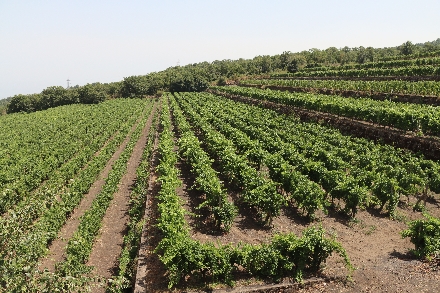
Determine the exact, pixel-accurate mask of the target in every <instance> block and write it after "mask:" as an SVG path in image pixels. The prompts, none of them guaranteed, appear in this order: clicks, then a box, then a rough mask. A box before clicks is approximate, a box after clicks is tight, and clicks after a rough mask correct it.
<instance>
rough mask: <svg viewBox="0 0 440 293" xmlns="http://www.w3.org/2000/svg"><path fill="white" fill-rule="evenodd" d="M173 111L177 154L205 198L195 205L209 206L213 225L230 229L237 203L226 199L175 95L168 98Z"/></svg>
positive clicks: (226, 229)
mask: <svg viewBox="0 0 440 293" xmlns="http://www.w3.org/2000/svg"><path fill="white" fill-rule="evenodd" d="M171 102H172V107H173V114H174V117H175V120H176V125H177V128H178V130H179V132H180V138H179V141H178V146H179V151H180V154H181V155H182V156H183V157H184V158H185V159H186V160H187V161H188V162H189V163H190V164H191V172H192V173H193V174H194V176H195V177H196V179H195V183H194V188H196V189H197V190H199V191H201V192H203V193H204V194H205V195H206V200H205V201H204V202H203V203H201V204H200V205H199V206H198V207H197V208H203V207H207V208H209V209H210V210H211V212H212V214H213V216H214V220H215V224H216V227H217V228H218V229H223V230H224V231H226V232H227V231H229V229H230V228H231V226H232V223H233V221H234V218H235V216H236V214H237V209H236V207H235V206H234V205H233V204H232V203H230V202H229V201H228V199H227V194H226V192H225V190H224V188H223V186H222V183H221V182H220V180H219V179H218V176H217V172H216V171H215V170H214V169H213V168H212V167H211V164H212V160H211V159H210V158H209V156H208V154H206V152H205V151H204V150H203V149H202V148H201V146H200V142H199V140H198V138H197V137H196V136H195V135H194V133H193V132H192V130H191V127H190V125H189V123H188V122H187V121H186V119H185V117H184V116H183V114H182V112H181V110H180V108H179V106H178V105H176V103H175V101H174V99H171Z"/></svg>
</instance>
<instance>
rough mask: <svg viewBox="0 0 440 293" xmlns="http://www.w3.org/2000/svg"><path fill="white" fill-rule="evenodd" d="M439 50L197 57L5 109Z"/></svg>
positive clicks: (185, 88)
mask: <svg viewBox="0 0 440 293" xmlns="http://www.w3.org/2000/svg"><path fill="white" fill-rule="evenodd" d="M439 51H440V38H439V39H437V40H436V41H433V42H426V43H424V44H413V43H411V42H410V41H408V42H405V43H403V44H402V45H400V46H397V47H389V48H372V47H367V48H364V47H356V48H349V47H344V48H340V49H337V48H335V47H330V48H327V49H325V50H319V49H316V48H313V49H310V50H307V51H302V52H298V53H292V52H290V51H285V52H283V53H282V54H279V55H273V56H269V55H264V56H256V57H254V58H253V59H242V58H241V59H238V60H216V61H213V62H211V63H209V62H201V63H194V64H188V65H185V66H175V67H170V68H168V69H166V70H163V71H160V72H153V73H150V74H147V75H139V76H130V77H126V78H124V80H123V81H121V82H115V83H109V84H101V83H94V84H87V85H85V86H82V87H79V86H76V87H73V88H70V89H64V88H62V87H60V86H58V87H49V88H47V89H45V90H43V91H42V92H41V93H40V94H32V95H16V96H14V97H12V98H11V101H10V103H9V105H8V108H7V112H8V113H15V112H33V111H38V110H44V109H48V108H51V107H56V106H61V105H66V104H74V103H86V104H90V103H99V102H101V101H103V100H105V99H108V98H112V97H113V98H115V97H138V96H145V95H155V94H157V93H158V92H160V91H170V92H199V91H203V90H205V89H206V88H207V87H208V85H209V84H211V83H215V82H217V83H218V84H221V83H222V82H224V81H225V80H226V79H234V78H238V77H240V76H248V75H262V74H269V73H272V72H280V71H289V72H296V71H298V70H300V69H302V68H304V67H309V68H310V67H316V66H329V65H343V64H350V63H360V64H362V63H365V62H372V61H378V60H383V59H387V58H400V57H399V56H403V57H405V56H415V57H417V56H422V55H423V54H429V53H430V52H439ZM439 54H440V53H439Z"/></svg>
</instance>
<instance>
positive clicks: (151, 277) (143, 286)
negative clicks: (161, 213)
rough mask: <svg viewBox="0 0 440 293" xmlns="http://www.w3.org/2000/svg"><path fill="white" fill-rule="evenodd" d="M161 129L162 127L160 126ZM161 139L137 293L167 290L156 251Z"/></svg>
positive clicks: (152, 178) (155, 158)
mask: <svg viewBox="0 0 440 293" xmlns="http://www.w3.org/2000/svg"><path fill="white" fill-rule="evenodd" d="M159 127H160V126H159ZM158 143H159V137H158V136H156V139H155V141H154V151H153V156H152V159H151V170H152V171H151V174H150V179H149V184H148V193H147V196H146V207H145V214H144V220H145V224H144V229H143V231H142V237H141V244H140V248H139V253H138V264H137V271H136V280H135V284H134V291H133V292H135V293H143V292H153V291H154V288H155V287H160V288H166V287H167V282H168V281H167V278H166V276H165V273H166V272H165V268H164V267H163V265H162V263H161V262H160V260H159V258H158V256H157V254H155V253H154V249H155V248H156V246H157V244H158V243H159V242H160V239H161V237H160V232H159V230H158V229H157V228H156V226H155V225H156V223H157V217H158V211H157V204H158V202H157V194H158V192H159V190H160V184H159V182H157V181H156V180H157V178H158V173H157V172H156V171H155V170H156V166H157V165H158V164H159V157H158V152H157V146H158Z"/></svg>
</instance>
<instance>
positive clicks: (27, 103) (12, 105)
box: [7, 82, 120, 113]
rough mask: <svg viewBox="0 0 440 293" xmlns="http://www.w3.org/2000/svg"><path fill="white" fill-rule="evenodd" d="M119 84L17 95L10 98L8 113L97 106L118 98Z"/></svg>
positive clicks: (52, 88)
mask: <svg viewBox="0 0 440 293" xmlns="http://www.w3.org/2000/svg"><path fill="white" fill-rule="evenodd" d="M119 87H120V86H119V85H118V83H112V84H101V83H99V82H98V83H93V84H86V85H84V86H75V87H71V88H68V89H65V88H63V87H62V86H51V87H48V88H46V89H44V90H43V91H42V92H41V93H39V94H30V95H15V96H13V97H12V98H10V101H9V104H8V106H7V113H17V112H27V113H30V112H35V111H40V110H46V109H49V108H53V107H58V106H63V105H71V104H97V103H100V102H102V101H104V100H106V99H108V98H109V97H112V96H113V97H114V96H116V93H117V91H118V88H119Z"/></svg>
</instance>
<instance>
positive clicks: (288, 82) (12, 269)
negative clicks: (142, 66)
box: [0, 40, 440, 293]
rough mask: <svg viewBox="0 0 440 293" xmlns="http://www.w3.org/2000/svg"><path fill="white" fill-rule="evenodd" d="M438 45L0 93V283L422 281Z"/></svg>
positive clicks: (438, 94)
mask: <svg viewBox="0 0 440 293" xmlns="http://www.w3.org/2000/svg"><path fill="white" fill-rule="evenodd" d="M438 45H439V44H438V40H437V41H434V42H427V43H425V44H423V45H421V44H415V45H414V44H412V43H411V42H406V43H404V44H402V45H400V46H397V47H394V48H380V49H374V48H370V47H368V48H363V47H360V48H342V49H336V48H329V49H326V50H322V51H321V50H317V49H316V50H315V49H312V50H309V51H304V52H298V53H291V52H284V53H283V54H280V55H276V56H258V57H255V58H254V59H250V60H244V59H240V60H235V61H232V60H223V61H215V62H212V63H208V62H202V63H198V64H192V65H186V66H178V67H172V68H168V69H166V70H164V71H161V72H156V73H151V74H148V75H145V76H131V77H127V78H125V79H124V80H123V81H120V82H117V83H110V84H101V83H94V84H89V85H85V86H82V87H72V88H69V89H64V88H62V87H49V88H47V89H45V90H43V91H42V92H41V93H39V94H33V95H16V96H14V97H12V98H11V99H10V101H9V105H8V112H9V113H8V114H7V115H2V116H0V129H1V130H2V131H0V166H1V167H0V212H1V216H0V247H1V249H0V292H23V291H26V292H55V291H57V290H58V291H62V292H81V291H91V292H309V293H310V292H436V291H437V288H439V287H440V274H439V265H440V263H439V255H440V245H439V243H440V242H439V235H440V209H439V207H440V196H439V194H440V163H439V159H440V113H439V112H438V111H439V110H438V105H439V103H440V102H439V101H440V87H439V79H440V71H439V68H440V48H437V46H438ZM1 105H3V106H4V105H5V102H4V101H3V102H2V104H0V107H1ZM14 112H17V113H14ZM23 112H25V113H23Z"/></svg>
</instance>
